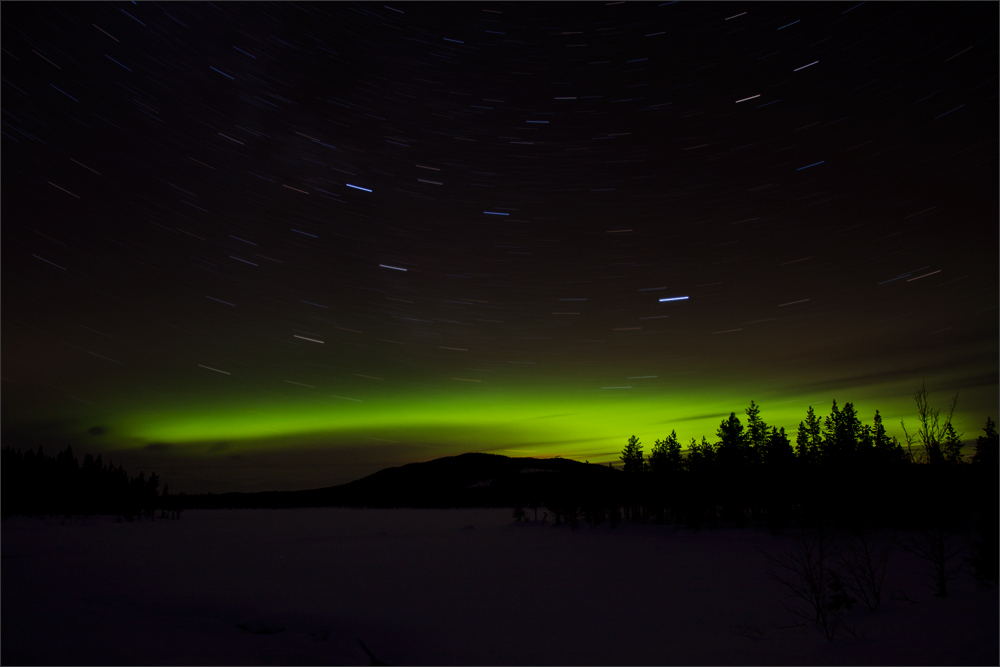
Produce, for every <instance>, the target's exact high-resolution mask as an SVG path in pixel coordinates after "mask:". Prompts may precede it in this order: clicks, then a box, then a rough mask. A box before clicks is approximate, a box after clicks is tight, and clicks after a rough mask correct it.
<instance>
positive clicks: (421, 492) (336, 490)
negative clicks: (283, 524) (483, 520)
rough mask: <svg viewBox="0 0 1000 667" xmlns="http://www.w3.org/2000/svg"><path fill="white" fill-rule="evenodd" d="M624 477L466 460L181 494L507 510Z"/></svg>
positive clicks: (256, 503) (195, 502)
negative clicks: (347, 477)
mask: <svg viewBox="0 0 1000 667" xmlns="http://www.w3.org/2000/svg"><path fill="white" fill-rule="evenodd" d="M621 475H622V473H621V471H618V470H615V469H613V468H610V467H608V466H603V465H596V464H592V463H581V462H579V461H573V460H570V459H562V458H552V459H536V458H531V457H510V456H503V455H501V454H483V453H477V452H472V453H466V454H459V455H457V456H446V457H442V458H439V459H434V460H431V461H424V462H420V463H408V464H406V465H402V466H397V467H392V468H385V469H383V470H380V471H378V472H376V473H373V474H371V475H368V476H367V477H363V478H361V479H358V480H355V481H353V482H348V483H347V484H341V485H338V486H330V487H324V488H319V489H309V490H304V491H264V492H257V493H220V494H214V493H205V494H181V495H180V496H176V497H175V501H179V502H180V504H181V506H182V507H184V508H186V509H223V508H285V507H338V506H339V507H384V508H390V507H407V508H442V507H510V506H512V505H515V504H518V503H525V504H537V505H539V506H541V505H546V503H548V502H551V500H552V498H553V497H562V496H564V495H565V494H566V493H567V492H573V491H575V490H581V489H585V488H587V487H588V486H600V487H608V486H614V485H615V483H616V482H617V481H618V480H619V478H620V477H621Z"/></svg>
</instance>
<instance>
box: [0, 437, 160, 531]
mask: <svg viewBox="0 0 1000 667" xmlns="http://www.w3.org/2000/svg"><path fill="white" fill-rule="evenodd" d="M0 481H2V484H3V503H2V513H3V516H5V517H9V516H13V515H26V516H34V515H59V514H61V515H66V516H70V515H95V514H110V515H118V516H121V517H124V518H126V519H128V520H132V519H133V518H136V519H139V518H141V517H143V516H146V517H148V518H150V519H153V518H155V516H156V510H157V509H159V510H160V511H161V514H162V515H163V516H166V512H167V511H169V512H170V513H171V515H172V516H175V517H179V516H180V513H179V509H180V508H179V507H175V506H174V504H173V503H172V502H171V498H172V497H171V496H170V494H169V489H168V487H167V486H164V487H163V492H162V493H159V491H158V489H159V486H160V478H159V476H158V475H157V474H156V473H155V472H154V473H150V474H149V477H146V475H145V473H144V472H140V473H139V474H138V475H136V476H134V477H129V475H128V473H127V472H126V471H125V469H124V468H123V467H122V466H121V465H119V466H118V467H115V465H114V463H113V462H109V463H104V462H103V460H102V459H101V455H100V454H98V455H97V457H96V458H95V457H94V456H93V455H91V454H87V455H86V456H85V457H84V458H83V463H82V464H81V463H80V462H79V461H78V460H77V458H76V456H75V455H74V454H73V448H72V447H70V446H67V447H66V449H65V450H64V451H61V452H59V453H57V454H56V455H55V456H48V455H46V454H45V452H44V451H43V449H42V448H41V447H39V448H38V450H37V451H35V450H32V449H29V450H27V451H25V452H22V451H21V450H19V449H15V448H13V447H10V446H7V447H4V448H3V449H2V450H0Z"/></svg>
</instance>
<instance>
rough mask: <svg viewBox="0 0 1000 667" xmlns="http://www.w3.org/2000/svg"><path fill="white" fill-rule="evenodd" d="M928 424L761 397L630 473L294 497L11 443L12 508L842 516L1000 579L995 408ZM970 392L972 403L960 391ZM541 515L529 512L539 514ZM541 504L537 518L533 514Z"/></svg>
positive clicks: (560, 468)
mask: <svg viewBox="0 0 1000 667" xmlns="http://www.w3.org/2000/svg"><path fill="white" fill-rule="evenodd" d="M914 398H915V400H916V404H917V425H916V429H915V430H913V431H912V432H911V431H910V430H908V429H907V428H906V425H905V424H903V425H902V426H903V433H904V439H903V442H900V441H899V440H898V439H897V438H895V437H893V436H889V435H888V434H887V433H886V429H885V426H884V424H883V422H882V417H881V415H880V414H879V412H878V411H876V412H875V414H874V416H873V418H872V421H871V422H870V423H868V424H864V423H862V421H861V419H860V417H859V415H858V414H857V411H856V410H855V408H854V406H853V404H851V403H846V404H845V405H844V406H843V407H839V406H838V405H837V403H836V401H834V402H833V405H832V407H831V409H830V413H829V414H828V415H826V416H825V417H820V416H819V415H817V414H816V412H815V411H814V410H813V408H812V407H810V408H809V409H808V411H807V413H806V416H805V419H804V420H803V421H802V422H800V424H799V426H798V429H797V431H796V433H795V436H794V443H793V441H792V438H790V437H789V435H788V434H787V433H786V432H785V430H784V429H783V428H777V427H774V426H771V425H769V424H767V423H766V422H765V420H764V419H763V417H762V416H761V412H760V408H759V407H758V406H757V405H756V404H755V403H754V402H752V401H751V403H750V406H749V407H748V408H746V410H745V416H744V418H743V419H740V418H739V417H737V415H736V413H735V412H734V413H730V415H729V417H728V418H726V419H723V420H722V422H721V423H720V424H719V427H718V429H717V431H716V434H715V435H716V439H715V440H714V441H709V440H708V439H707V438H705V437H702V439H701V441H700V442H699V441H696V440H694V439H693V438H692V439H691V441H690V443H688V445H687V447H686V448H683V447H682V446H681V443H680V442H679V440H678V438H677V435H676V432H671V433H670V434H669V435H667V436H666V437H665V438H663V439H659V440H656V441H655V442H654V444H653V447H652V448H651V451H650V452H649V455H648V456H647V455H646V453H645V452H644V451H643V446H642V443H641V442H640V441H639V439H638V438H636V437H635V436H632V437H630V438H629V439H628V442H627V444H626V445H625V448H624V449H623V451H622V452H621V457H620V459H621V467H620V469H619V468H614V467H613V466H612V465H611V464H610V463H609V464H608V465H607V466H603V465H596V464H589V463H581V462H578V461H571V460H564V459H559V458H555V459H532V458H510V457H506V456H500V455H496V454H483V453H469V454H462V455H459V456H453V457H444V458H440V459H435V460H433V461H427V462H422V463H413V464H407V465H404V466H400V467H397V468H387V469H385V470H381V471H379V472H377V473H375V474H373V475H369V476H368V477H365V478H363V479H360V480H356V481H354V482H350V483H348V484H343V485H340V486H335V487H327V488H322V489H312V490H304V491H291V492H277V491H272V492H261V493H225V494H211V493H208V494H189V495H185V494H183V493H182V494H178V495H171V494H169V493H168V489H167V487H166V486H164V489H163V492H162V493H158V487H159V481H160V480H159V477H158V476H157V475H156V474H155V473H152V474H150V475H149V477H146V476H145V475H144V473H141V472H140V473H139V475H137V476H135V477H129V476H128V474H127V473H126V472H125V470H124V469H123V468H122V466H120V465H119V466H118V467H115V466H114V465H113V464H111V463H108V464H104V463H103V462H102V460H101V457H100V456H98V457H97V458H94V457H93V456H91V455H89V454H88V455H87V456H86V457H85V458H84V460H83V463H82V464H80V463H79V462H78V461H77V459H76V457H75V456H74V454H73V450H72V448H70V447H67V448H66V450H65V451H63V452H60V453H59V454H57V455H56V456H54V457H49V456H47V455H45V454H44V453H43V451H42V449H41V448H39V449H38V451H37V452H36V451H34V450H28V451H26V452H24V453H22V452H21V451H19V450H16V449H13V448H11V447H5V448H4V449H3V450H2V468H0V469H2V494H3V498H2V499H3V503H2V512H3V515H4V516H10V515H15V514H24V515H39V514H50V515H51V514H67V515H68V514H85V515H87V514H112V515H119V516H122V517H125V518H129V519H131V518H133V517H142V516H148V517H150V518H153V517H154V516H155V514H156V511H157V510H159V511H160V512H161V517H162V516H166V515H167V514H168V513H169V515H171V516H173V517H175V518H179V516H180V511H181V510H182V509H196V508H204V509H223V508H268V507H270V508H281V507H335V506H339V507H385V508H390V507H436V508H444V507H514V516H515V518H517V519H519V520H527V519H528V517H529V516H530V517H533V518H535V519H537V517H538V511H539V509H540V508H544V509H545V510H546V512H544V513H543V517H545V516H547V515H548V514H551V515H552V518H553V519H554V522H555V523H556V524H557V525H568V526H569V527H571V528H574V529H575V528H578V527H579V526H580V525H581V522H584V523H586V524H589V525H590V526H591V527H597V526H598V525H601V524H603V523H605V522H608V523H609V524H610V525H611V526H612V527H616V526H617V525H619V524H620V523H621V522H622V521H623V520H628V521H632V522H656V523H673V524H676V525H682V526H686V527H688V528H692V529H698V528H702V527H721V526H732V527H745V526H757V527H762V528H767V529H769V530H771V531H773V532H778V531H780V530H782V529H784V528H788V527H795V528H816V527H819V528H823V527H824V526H830V527H833V526H839V527H844V528H848V529H851V530H860V529H879V528H890V527H891V528H902V529H918V530H924V529H927V527H928V526H932V527H933V530H934V531H937V533H936V534H937V535H938V536H939V537H942V536H944V535H945V533H948V534H956V533H957V532H964V533H966V534H970V535H972V536H973V546H974V550H973V551H974V553H973V556H972V560H971V563H972V565H973V567H974V568H975V569H976V572H977V573H978V576H980V577H981V578H983V579H989V580H992V581H997V570H998V561H1000V549H998V525H1000V515H998V500H1000V488H998V485H1000V478H998V473H1000V456H998V453H1000V447H998V435H997V428H996V424H995V423H994V422H993V420H992V419H990V418H987V420H986V425H985V427H984V428H983V435H980V436H979V437H978V438H977V439H976V442H975V453H974V455H973V456H971V457H966V456H964V455H963V453H962V439H961V437H962V436H961V434H960V433H958V432H957V431H956V430H955V428H954V425H953V422H952V415H953V413H954V408H955V400H953V401H952V404H951V409H950V410H949V411H948V413H946V414H941V412H940V411H939V410H934V409H932V408H931V407H930V405H929V402H928V399H927V392H926V390H925V389H923V388H921V389H920V390H918V391H917V392H916V394H915V396H914ZM956 398H957V397H956ZM526 510H527V511H526ZM529 511H530V515H529ZM942 539H943V537H942Z"/></svg>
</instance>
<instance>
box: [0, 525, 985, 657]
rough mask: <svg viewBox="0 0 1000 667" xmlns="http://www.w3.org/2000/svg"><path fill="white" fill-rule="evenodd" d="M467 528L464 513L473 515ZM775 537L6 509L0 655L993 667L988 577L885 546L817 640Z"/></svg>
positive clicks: (783, 542) (782, 540)
mask: <svg viewBox="0 0 1000 667" xmlns="http://www.w3.org/2000/svg"><path fill="white" fill-rule="evenodd" d="M469 526H472V528H469ZM791 543H792V541H791V538H790V537H789V536H780V537H774V536H771V535H769V534H767V533H765V532H762V531H757V530H736V529H720V530H714V531H713V530H702V531H699V532H690V531H687V530H683V529H682V530H677V529H674V528H673V527H665V526H656V525H629V524H624V523H623V524H622V525H621V526H619V528H618V529H616V530H611V529H610V528H609V527H608V525H607V524H606V523H605V524H604V525H602V526H600V527H598V528H597V529H596V530H592V529H590V528H589V527H586V526H583V527H581V528H580V529H579V530H576V531H570V530H569V529H568V528H566V527H552V526H548V525H539V524H536V525H525V524H520V525H514V524H512V522H511V518H510V510H509V509H501V510H349V509H299V510H223V511H186V512H185V513H184V514H183V517H182V518H181V520H180V521H169V520H168V521H157V522H153V523H150V522H147V521H144V522H141V523H116V522H115V520H114V519H112V518H108V517H100V518H91V519H86V520H82V519H78V520H66V521H65V522H64V521H63V520H62V519H59V518H48V519H25V518H14V519H7V520H4V521H3V523H2V556H3V561H2V564H3V566H2V588H0V591H2V605H0V609H2V634H0V659H2V662H3V663H4V664H24V663H34V664H371V662H370V658H369V657H368V655H367V654H366V653H365V651H364V650H363V649H362V647H361V645H360V643H359V640H360V641H362V642H363V643H364V644H365V646H367V648H368V649H369V650H370V651H371V653H372V654H374V655H375V656H376V657H377V658H378V659H379V660H381V661H384V662H385V663H388V664H496V665H500V664H523V665H531V664H579V665H584V664H619V665H626V664H732V665H736V664H845V665H846V664H993V665H995V664H997V663H998V598H997V592H996V589H990V590H980V589H977V588H976V586H975V584H974V582H973V580H972V578H971V576H970V575H969V574H968V573H965V572H963V573H961V574H959V575H958V577H957V578H956V580H955V581H953V582H952V584H951V589H950V592H951V593H952V595H951V596H950V597H948V598H946V599H939V598H936V597H934V596H933V591H932V590H931V589H930V588H928V587H927V586H926V585H925V584H924V581H928V580H924V579H923V578H922V575H921V569H922V567H923V564H922V563H921V562H919V561H916V560H915V559H914V558H913V557H912V556H910V555H908V554H905V553H902V552H900V551H899V550H895V551H893V553H892V554H891V555H890V560H889V567H888V574H887V577H886V583H885V588H886V598H888V592H889V591H892V590H895V591H897V593H901V594H902V593H905V595H906V596H907V597H909V598H910V599H911V600H913V601H914V602H915V603H910V602H905V601H902V600H889V601H887V602H886V603H885V604H883V606H882V608H881V609H879V610H878V611H877V612H875V613H873V612H870V611H869V610H868V609H866V608H864V607H863V606H860V607H855V608H854V609H853V610H852V611H851V612H849V613H848V614H847V618H848V619H849V620H850V621H852V622H853V623H854V624H855V627H856V631H857V635H858V636H857V637H856V638H852V637H849V636H844V637H839V638H837V639H835V640H834V641H832V642H831V641H828V640H827V639H826V638H825V637H824V636H823V635H822V634H821V633H820V632H819V631H817V630H816V629H814V628H811V627H801V626H800V627H795V624H796V623H799V622H800V621H799V619H797V618H796V617H795V616H794V615H792V614H791V613H790V612H789V611H787V610H786V609H785V608H784V607H783V605H782V602H783V601H786V602H787V601H788V598H787V591H785V590H784V589H783V588H782V587H781V586H780V585H779V584H778V583H776V582H775V581H773V580H771V579H770V578H768V576H767V571H768V562H767V559H766V557H765V556H764V555H763V554H762V553H761V552H760V551H759V550H758V547H759V548H760V549H764V550H766V551H768V552H769V553H772V554H780V553H782V552H784V551H786V550H788V549H789V548H790V547H791Z"/></svg>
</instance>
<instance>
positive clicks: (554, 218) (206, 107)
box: [0, 2, 1000, 491]
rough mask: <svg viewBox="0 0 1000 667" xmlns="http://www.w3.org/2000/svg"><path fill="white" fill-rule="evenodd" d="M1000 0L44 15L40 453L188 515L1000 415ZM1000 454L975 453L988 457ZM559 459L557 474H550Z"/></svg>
mask: <svg viewBox="0 0 1000 667" xmlns="http://www.w3.org/2000/svg"><path fill="white" fill-rule="evenodd" d="M997 19H998V16H997V5H996V4H991V3H945V4H929V3H927V4H925V3H861V4H858V5H853V6H851V5H849V4H842V3H837V4H834V3H774V4H767V3H761V4H758V3H739V5H738V6H737V5H735V4H725V3H704V4H702V3H696V4H695V3H690V4H689V3H631V2H627V3H622V2H612V3H600V2H598V3H557V4H549V3H447V4H445V3H428V4H425V3H400V4H398V5H392V6H389V5H381V4H373V3H290V2H289V3H275V4H256V3H253V4H237V3H210V2H205V3H155V2H146V3H73V4H63V3H14V4H9V5H8V7H7V8H6V9H5V11H4V12H3V17H2V38H3V52H2V62H3V76H2V86H3V87H2V90H3V101H2V105H0V106H2V114H0V115H2V118H0V120H2V127H0V131H2V146H3V153H2V158H3V167H2V169H3V171H2V178H3V181H2V187H3V226H2V234H3V237H2V239H3V243H2V275H3V287H2V290H3V292H2V296H3V299H2V302H3V305H2V309H3V311H2V312H3V317H2V334H3V336H2V391H3V394H2V396H3V401H2V422H3V435H4V440H5V444H14V445H26V446H30V445H37V444H44V445H45V446H46V447H50V451H52V450H51V448H53V447H60V446H64V445H65V444H67V443H73V445H74V447H77V448H79V449H80V450H82V451H93V452H98V451H100V452H104V453H105V457H108V456H109V455H111V456H113V457H114V458H115V459H116V460H122V461H124V462H126V463H128V464H129V466H130V467H134V468H136V469H138V468H139V467H140V466H142V465H145V466H147V467H152V466H155V468H156V469H157V470H158V471H161V474H163V475H164V476H165V477H169V478H170V484H171V488H172V489H175V490H177V491H180V490H188V491H202V490H215V491H226V490H264V489H272V488H306V487H310V486H322V485H329V484H334V483H339V482H344V481H348V480H350V479H353V478H356V477H359V476H360V475H361V474H367V473H369V472H372V471H374V470H376V469H379V468H381V467H385V466H386V465H395V464H399V463H405V462H410V461H417V460H426V459H430V458H433V457H435V456H441V455H447V454H455V453H460V452H464V451H486V452H496V453H501V454H503V453H510V452H518V455H529V456H554V455H559V456H565V457H572V458H579V459H581V460H583V459H587V460H590V461H592V462H594V461H597V462H604V461H611V460H617V458H618V453H619V452H620V450H621V448H622V446H623V445H624V442H625V440H626V439H627V437H628V436H629V435H632V434H636V435H638V436H639V437H640V438H642V439H643V440H644V441H646V442H649V443H652V441H653V439H655V438H659V437H663V436H664V435H665V434H667V433H669V432H670V431H671V430H672V429H676V431H677V433H678V436H679V437H681V438H682V440H683V441H684V442H687V440H688V439H689V438H691V437H697V438H699V439H700V437H701V436H702V435H708V436H709V437H711V436H712V435H713V434H714V432H715V429H716V427H717V426H718V423H719V421H720V420H721V419H722V418H723V417H724V416H728V414H729V412H730V411H736V412H737V413H739V412H740V411H741V410H742V409H743V408H744V407H746V405H748V404H749V402H750V400H751V399H752V400H754V401H756V402H757V404H759V405H760V406H761V410H762V415H763V417H764V418H765V419H767V421H768V422H769V423H773V424H776V425H779V426H785V427H786V428H789V429H794V427H795V426H796V425H797V424H798V422H799V421H800V420H801V419H803V418H804V416H805V412H806V408H807V407H808V406H809V405H812V406H814V407H815V408H816V410H817V412H819V413H821V414H825V412H826V411H827V410H828V409H829V406H830V402H831V401H832V400H833V399H837V400H838V402H843V401H853V402H854V403H855V405H856V407H857V408H858V411H859V413H860V414H861V416H862V417H863V418H864V419H865V420H866V421H867V420H870V419H871V416H872V414H873V413H874V411H875V410H876V409H878V410H880V411H881V412H882V415H883V416H884V418H885V421H886V424H887V426H888V427H889V428H890V430H892V429H895V431H893V432H899V429H898V428H897V427H898V423H899V420H900V419H908V420H912V419H913V412H914V411H913V405H912V398H911V396H912V394H913V391H914V390H915V389H916V388H917V387H918V386H919V385H920V383H921V382H926V385H927V388H928V390H929V391H930V392H931V394H932V397H938V399H939V402H940V403H942V404H943V403H944V402H945V401H946V398H947V397H949V396H950V395H952V394H954V393H955V392H956V391H959V392H960V399H959V404H958V410H957V412H956V415H957V417H956V423H957V424H958V425H959V426H960V427H961V428H960V430H962V431H964V432H965V433H968V434H973V433H974V432H976V431H977V429H978V428H979V427H980V425H981V423H982V421H983V418H984V416H985V415H992V416H993V417H994V418H995V417H996V411H997V403H998V400H1000V397H998V373H997V368H998V361H1000V355H998V343H997V340H998V326H997V322H998V312H997V307H998V297H1000V295H998V286H997V282H998V281H997V275H998V259H997V247H998V226H997V220H998V211H997V201H998V198H997V182H998V173H997V122H996V119H997V91H998V84H997V70H998V67H997V62H998V58H997V30H996V26H997ZM967 437H974V436H971V435H970V436H967ZM524 452H528V453H527V454H523V453H524Z"/></svg>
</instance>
